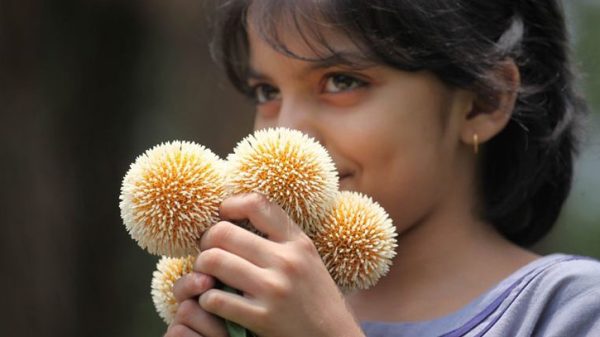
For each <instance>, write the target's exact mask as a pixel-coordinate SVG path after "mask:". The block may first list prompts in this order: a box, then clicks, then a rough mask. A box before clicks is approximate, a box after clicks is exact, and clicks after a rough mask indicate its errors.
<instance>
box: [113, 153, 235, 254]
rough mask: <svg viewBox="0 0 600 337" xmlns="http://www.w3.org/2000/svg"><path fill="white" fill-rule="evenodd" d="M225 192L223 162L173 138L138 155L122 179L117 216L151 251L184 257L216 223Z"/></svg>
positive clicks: (191, 252)
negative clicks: (119, 209) (119, 215)
mask: <svg viewBox="0 0 600 337" xmlns="http://www.w3.org/2000/svg"><path fill="white" fill-rule="evenodd" d="M224 196H225V169H224V161H223V160H221V159H219V158H218V157H217V156H216V155H215V154H214V153H212V152H211V151H210V150H208V149H207V148H205V147H203V146H202V145H198V144H194V143H191V142H180V141H175V142H171V143H165V144H161V145H157V146H155V147H154V148H152V149H150V150H148V151H146V152H145V153H144V154H143V155H141V156H139V157H138V158H137V159H136V161H135V163H133V164H132V165H131V167H130V169H129V172H127V174H126V175H125V178H124V179H123V185H122V187H121V196H120V199H121V202H120V204H119V206H120V208H121V217H122V218H123V222H124V223H125V226H126V227H127V230H128V231H129V234H130V235H131V237H132V238H133V239H134V240H136V241H137V242H138V244H139V245H140V246H141V247H142V248H145V249H147V250H148V251H149V252H150V253H152V254H157V255H168V256H174V257H177V256H185V255H188V254H193V253H194V252H196V251H197V249H196V241H197V240H198V239H199V238H200V236H201V235H202V234H203V233H204V231H205V230H206V229H208V227H210V226H211V225H212V224H214V223H216V222H217V221H218V213H219V204H220V203H221V201H223V199H224Z"/></svg>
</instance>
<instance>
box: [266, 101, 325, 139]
mask: <svg viewBox="0 0 600 337" xmlns="http://www.w3.org/2000/svg"><path fill="white" fill-rule="evenodd" d="M317 118H318V115H317V109H316V107H315V106H314V105H313V104H311V103H310V102H309V101H307V100H301V99H297V100H288V101H287V102H285V101H284V102H282V105H281V108H280V110H279V115H278V120H277V124H278V125H277V126H280V127H286V128H289V129H294V130H298V131H301V132H303V133H305V134H307V135H309V136H311V137H313V138H315V139H316V140H317V141H320V139H319V138H320V135H319V132H318V129H319V125H318V119H317Z"/></svg>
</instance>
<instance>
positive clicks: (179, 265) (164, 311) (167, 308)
mask: <svg viewBox="0 0 600 337" xmlns="http://www.w3.org/2000/svg"><path fill="white" fill-rule="evenodd" d="M194 260H195V256H187V257H182V258H171V257H167V256H163V257H162V258H161V259H160V260H159V261H158V263H157V264H156V270H155V271H154V273H153V274H152V285H151V287H152V291H151V294H152V302H154V307H155V308H156V311H157V312H158V315H159V316H160V317H161V318H162V319H163V320H164V321H165V323H167V324H171V322H172V321H173V317H174V316H175V313H176V312H177V308H178V307H179V304H178V303H177V300H176V299H175V296H174V295H173V285H174V284H175V282H176V281H177V280H178V279H179V278H180V277H182V276H183V275H185V274H188V273H191V272H192V268H193V266H194Z"/></svg>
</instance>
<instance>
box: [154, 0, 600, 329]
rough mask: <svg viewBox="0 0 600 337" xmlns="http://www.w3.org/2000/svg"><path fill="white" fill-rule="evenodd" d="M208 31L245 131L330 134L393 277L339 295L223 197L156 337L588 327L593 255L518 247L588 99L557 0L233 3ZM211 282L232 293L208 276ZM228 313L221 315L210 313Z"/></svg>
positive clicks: (279, 217) (556, 175) (332, 149)
mask: <svg viewBox="0 0 600 337" xmlns="http://www.w3.org/2000/svg"><path fill="white" fill-rule="evenodd" d="M219 7H220V8H219V14H220V15H221V17H220V21H219V22H220V24H219V25H218V34H217V35H218V38H217V41H216V44H215V51H216V56H217V57H218V58H220V59H221V60H222V62H223V64H224V66H225V68H226V70H227V74H228V75H229V77H230V78H231V80H232V81H233V83H234V84H235V85H236V87H237V88H238V89H239V90H240V91H242V92H244V93H246V94H247V95H249V96H250V97H252V98H253V99H254V101H255V102H256V119H255V128H256V129H260V128H265V127H275V126H284V127H289V128H293V129H298V130H301V131H303V132H305V133H307V134H309V135H311V136H313V137H314V138H315V139H317V140H318V141H319V142H320V143H321V144H323V145H324V146H325V147H326V148H327V150H328V151H329V153H330V154H331V156H332V158H333V159H334V161H335V164H336V166H337V169H338V173H339V177H340V187H341V189H346V190H356V191H360V192H363V193H366V194H368V195H370V196H372V197H373V198H374V199H375V200H377V201H378V202H379V203H380V204H381V205H382V206H383V207H384V208H385V209H386V210H387V211H388V212H389V214H390V216H391V217H392V219H393V221H394V224H395V226H396V228H397V231H398V233H399V236H398V249H397V257H396V258H395V259H394V261H393V265H392V268H391V270H390V272H389V273H388V274H387V275H386V276H385V277H384V278H382V279H381V281H380V282H379V283H378V284H377V285H376V286H374V287H373V288H371V289H369V290H366V291H358V292H355V293H351V294H347V295H346V296H343V295H342V294H341V293H340V292H339V291H338V290H337V288H336V286H335V284H334V282H333V281H332V280H331V278H330V277H329V275H328V273H327V271H326V269H325V267H324V266H323V263H322V262H321V260H320V258H319V256H318V254H317V253H316V250H315V248H314V246H313V245H312V243H311V241H310V240H309V239H308V238H307V237H306V236H305V235H304V234H303V233H302V232H301V231H300V230H299V229H298V228H297V227H296V226H295V225H294V224H293V223H292V222H291V220H289V218H288V217H287V215H285V213H284V212H283V211H282V210H281V208H280V207H278V206H277V205H274V204H272V203H270V202H268V201H267V200H266V199H265V198H263V197H262V196H260V195H257V194H249V195H239V196H234V197H231V198H229V199H227V200H225V201H224V202H223V204H222V206H221V210H220V211H221V217H222V218H223V219H224V220H228V221H232V220H238V219H249V220H250V221H251V222H252V224H254V226H255V227H257V228H258V229H259V230H261V231H262V232H264V233H266V234H267V237H266V238H263V237H259V236H256V235H254V234H253V233H250V232H248V231H245V230H243V229H241V228H239V227H237V226H235V225H234V224H232V223H231V222H228V221H223V222H220V223H218V224H216V225H215V226H214V227H213V228H212V229H210V230H209V231H208V232H207V234H206V235H204V236H203V238H202V240H201V242H200V246H201V249H202V252H201V253H200V254H199V256H198V258H197V261H196V263H195V267H194V270H195V271H194V272H193V273H191V274H188V275H186V276H184V277H183V278H182V279H181V280H180V281H178V282H177V284H176V285H175V288H174V292H175V295H176V297H177V299H178V301H179V302H180V307H179V310H178V312H177V315H176V318H175V321H174V322H173V324H172V325H171V326H170V327H169V329H168V331H167V334H166V336H169V337H174V336H205V337H221V336H226V332H225V329H224V326H223V322H222V319H221V318H225V319H227V320H230V321H234V322H237V323H240V324H242V325H243V326H245V327H247V328H249V329H250V330H252V331H254V332H255V333H257V334H258V335H260V336H263V337H269V336H273V337H275V336H287V337H289V336H304V337H306V336H335V337H340V336H343V337H354V336H371V337H374V336H425V337H428V336H482V335H485V336H592V335H593V336H600V300H599V298H600V264H599V263H598V262H596V261H594V260H591V259H588V258H583V257H575V256H568V255H560V254H555V255H550V256H546V257H540V256H538V255H536V254H534V253H532V252H530V251H528V250H527V249H526V247H528V246H529V245H531V244H533V243H535V242H536V241H538V240H539V239H540V238H541V237H542V236H543V235H544V234H546V233H547V232H548V231H549V230H550V228H551V227H552V225H553V223H554V222H555V220H556V218H557V216H558V214H559V212H560V209H561V206H562V204H563V202H564V200H565V198H566V197H567V194H568V191H569V187H570V182H571V178H572V172H573V155H574V152H575V148H576V143H577V142H576V137H575V132H576V126H577V125H578V123H579V120H580V118H581V116H582V114H583V103H582V101H581V100H580V99H579V97H578V96H577V95H576V93H575V91H574V88H573V83H572V82H573V75H572V73H571V69H570V64H569V57H568V50H567V49H568V48H567V38H566V32H565V24H564V20H563V14H562V10H561V8H560V6H559V4H558V3H557V1H554V0H494V1H467V0H436V1H422V0H395V1H389V0H388V1H386V0H344V1H342V0H326V1H316V0H303V1H280V0H260V1H250V0H248V1H242V0H231V1H226V2H224V3H221V4H220V6H219ZM215 279H219V280H221V281H223V282H224V283H226V284H228V285H230V286H232V287H234V288H237V289H240V290H241V291H242V292H243V295H235V294H230V293H225V292H223V291H221V290H218V289H214V288H213V286H214V284H215ZM219 317H221V318H219Z"/></svg>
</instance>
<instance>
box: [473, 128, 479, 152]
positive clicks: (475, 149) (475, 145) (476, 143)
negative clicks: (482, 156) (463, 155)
mask: <svg viewBox="0 0 600 337" xmlns="http://www.w3.org/2000/svg"><path fill="white" fill-rule="evenodd" d="M473 152H474V153H475V154H477V153H479V135H477V134H476V133H474V134H473Z"/></svg>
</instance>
